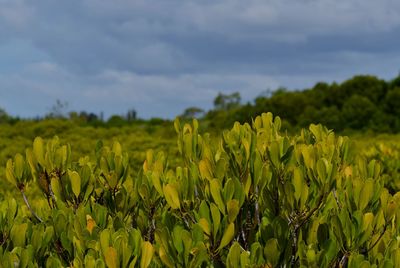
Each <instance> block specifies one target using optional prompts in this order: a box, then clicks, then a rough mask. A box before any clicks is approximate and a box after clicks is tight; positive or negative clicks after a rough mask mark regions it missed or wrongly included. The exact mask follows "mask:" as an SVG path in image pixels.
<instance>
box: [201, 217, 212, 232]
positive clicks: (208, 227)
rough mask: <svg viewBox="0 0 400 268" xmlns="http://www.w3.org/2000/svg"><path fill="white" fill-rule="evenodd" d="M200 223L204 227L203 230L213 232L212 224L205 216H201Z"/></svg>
mask: <svg viewBox="0 0 400 268" xmlns="http://www.w3.org/2000/svg"><path fill="white" fill-rule="evenodd" d="M199 225H200V227H201V229H203V232H205V233H206V234H208V235H210V233H211V230H210V225H209V224H208V221H207V220H206V219H205V218H201V219H200V220H199Z"/></svg>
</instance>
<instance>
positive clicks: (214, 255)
mask: <svg viewBox="0 0 400 268" xmlns="http://www.w3.org/2000/svg"><path fill="white" fill-rule="evenodd" d="M280 128H281V120H280V119H279V117H276V118H275V119H273V117H272V114H270V113H268V114H263V115H262V116H260V117H257V118H255V119H254V121H253V122H252V123H251V125H250V124H244V125H240V124H239V123H235V124H234V126H233V128H232V129H231V130H229V131H224V132H223V134H222V135H221V136H220V137H219V138H218V139H216V140H214V139H211V138H210V136H209V135H208V134H205V135H200V134H199V133H198V122H197V121H196V120H194V121H193V124H184V125H181V124H180V123H179V121H176V122H175V129H176V131H177V133H178V149H179V152H180V161H178V162H180V163H182V166H178V167H177V168H174V169H170V168H169V167H168V161H167V160H168V155H166V154H164V153H162V152H158V153H156V152H153V151H148V152H147V155H146V160H145V161H144V164H143V167H142V169H141V171H140V172H139V173H138V174H136V173H133V172H132V171H131V166H130V164H129V159H128V154H127V153H126V152H124V151H123V150H122V148H121V145H120V144H119V143H118V142H115V143H114V144H113V145H112V146H111V147H107V146H104V145H103V144H102V143H101V142H100V143H98V144H97V145H96V146H95V147H94V148H93V151H94V153H93V154H92V157H85V156H82V157H80V158H78V159H77V160H76V161H72V159H71V149H70V146H69V145H63V144H61V143H60V141H59V140H58V138H54V139H52V140H50V141H48V142H47V143H46V142H45V141H44V140H42V139H41V138H36V139H35V141H34V143H33V146H32V148H29V149H27V150H26V154H25V155H21V154H17V155H16V156H15V157H14V158H13V159H10V160H9V161H8V162H7V165H6V174H7V176H6V177H7V179H8V181H9V182H10V183H11V184H12V185H14V187H15V188H16V189H17V190H18V191H19V192H20V193H21V196H22V197H23V198H21V199H20V200H21V201H22V199H24V201H25V205H21V204H20V203H21V202H16V201H15V200H13V199H10V200H8V201H3V203H2V204H1V205H0V206H1V208H0V228H1V230H0V245H1V246H0V263H2V265H3V266H4V267H15V266H17V267H43V266H47V267H60V266H71V267H134V266H139V267H279V266H286V267H289V266H291V267H331V266H333V267H357V268H358V267H397V266H399V265H400V248H399V240H398V237H399V231H400V229H399V228H400V218H399V217H400V211H399V209H398V207H399V205H400V195H399V194H397V193H395V192H394V189H396V188H393V187H392V186H390V185H391V182H390V174H389V178H387V177H382V176H381V170H382V169H385V167H383V168H382V166H381V165H380V164H379V162H378V161H377V160H375V157H374V156H373V155H368V156H362V155H356V154H355V152H354V151H353V150H352V146H350V145H349V140H348V138H345V137H340V136H335V134H334V133H333V132H332V131H328V130H327V129H326V128H325V127H323V126H321V125H311V126H310V127H309V130H301V132H300V133H299V134H298V135H296V136H293V137H291V136H288V135H287V134H282V133H281V132H280ZM382 150H383V149H382ZM367 158H369V159H367ZM383 161H385V160H383ZM385 174H388V173H387V172H386V173H385ZM32 185H38V186H39V188H40V192H41V198H40V197H39V196H38V197H36V198H34V199H28V197H27V196H26V194H25V193H26V192H28V191H29V188H30V187H32ZM385 185H389V186H390V187H392V188H391V190H390V191H389V190H388V189H387V188H386V187H385Z"/></svg>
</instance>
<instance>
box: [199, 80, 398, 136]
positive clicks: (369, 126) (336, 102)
mask: <svg viewBox="0 0 400 268" xmlns="http://www.w3.org/2000/svg"><path fill="white" fill-rule="evenodd" d="M399 81H400V76H399V77H397V78H395V79H393V80H392V81H384V80H381V79H378V78H377V77H374V76H370V75H359V76H354V77H353V78H351V79H348V80H346V81H344V82H343V83H341V84H337V83H332V84H327V83H323V82H320V83H317V84H316V85H315V86H314V87H312V88H309V89H305V90H302V91H288V90H286V89H284V88H279V89H277V90H275V91H274V92H273V93H272V94H267V95H264V96H259V97H257V98H256V99H255V100H254V102H253V103H251V104H250V103H249V104H245V105H239V104H238V105H234V107H233V108H232V109H221V108H220V106H221V105H215V109H214V110H211V111H209V112H208V113H207V115H206V116H205V119H206V120H208V121H210V126H211V127H213V128H216V129H218V128H226V127H229V126H230V125H232V124H233V123H234V122H235V121H239V122H241V123H245V122H248V123H250V122H251V121H252V120H253V119H254V118H255V117H256V116H257V115H259V114H261V113H264V112H272V113H273V114H275V115H278V116H281V117H282V118H285V120H286V121H285V122H286V127H287V129H288V130H290V131H291V132H295V131H298V130H299V129H300V128H303V127H307V126H308V125H309V124H311V123H314V124H315V123H323V124H324V125H326V126H327V127H328V128H331V129H335V131H338V132H341V131H346V130H349V129H350V130H372V131H374V132H381V133H382V132H383V133H390V132H398V131H400V116H399V112H400V111H399V108H398V107H400V86H399ZM217 100H221V95H218V96H217V98H216V99H215V101H214V104H215V102H216V101H217ZM220 102H222V101H219V102H218V103H220Z"/></svg>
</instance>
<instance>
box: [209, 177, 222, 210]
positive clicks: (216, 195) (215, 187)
mask: <svg viewBox="0 0 400 268" xmlns="http://www.w3.org/2000/svg"><path fill="white" fill-rule="evenodd" d="M210 192H211V196H212V198H213V199H214V201H215V203H216V204H217V206H218V208H219V210H220V211H221V212H222V214H225V204H224V201H223V200H222V196H221V186H220V184H219V181H218V179H213V180H211V182H210Z"/></svg>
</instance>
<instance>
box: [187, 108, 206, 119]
mask: <svg viewBox="0 0 400 268" xmlns="http://www.w3.org/2000/svg"><path fill="white" fill-rule="evenodd" d="M202 115H204V110H203V109H201V108H199V107H194V106H192V107H189V108H187V109H185V111H184V112H183V114H182V118H187V119H189V118H198V117H200V116H202Z"/></svg>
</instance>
